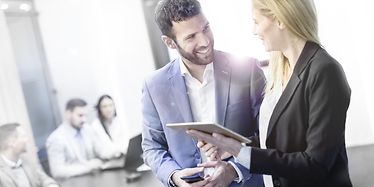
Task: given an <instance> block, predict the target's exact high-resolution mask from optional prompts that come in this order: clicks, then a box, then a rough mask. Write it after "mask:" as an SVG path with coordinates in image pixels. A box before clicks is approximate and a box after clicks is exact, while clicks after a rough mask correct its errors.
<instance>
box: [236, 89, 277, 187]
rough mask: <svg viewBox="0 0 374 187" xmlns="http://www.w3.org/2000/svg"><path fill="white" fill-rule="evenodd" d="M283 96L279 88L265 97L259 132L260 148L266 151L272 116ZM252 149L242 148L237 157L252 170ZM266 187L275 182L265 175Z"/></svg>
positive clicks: (271, 185)
mask: <svg viewBox="0 0 374 187" xmlns="http://www.w3.org/2000/svg"><path fill="white" fill-rule="evenodd" d="M281 95H282V87H281V86H277V87H275V88H274V89H273V91H272V92H270V93H268V94H266V95H265V97H264V100H263V101H262V104H261V108H260V115H259V123H260V124H259V128H260V129H259V131H260V147H261V149H266V148H267V147H266V137H267V131H268V127H269V122H270V118H271V115H272V114H273V111H274V108H275V105H276V104H277V103H278V100H279V98H280V96H281ZM250 155H251V147H242V148H241V149H240V152H239V154H238V157H236V158H235V159H236V161H237V162H239V163H240V164H242V165H243V166H245V167H246V168H248V169H250V167H251V156H250ZM263 179H264V185H265V187H273V186H274V185H273V180H272V178H271V176H270V175H263Z"/></svg>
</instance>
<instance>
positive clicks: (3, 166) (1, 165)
mask: <svg viewBox="0 0 374 187" xmlns="http://www.w3.org/2000/svg"><path fill="white" fill-rule="evenodd" d="M0 170H1V171H2V172H3V173H5V174H6V175H7V176H8V177H9V178H10V179H11V180H12V182H13V184H14V186H17V182H16V179H15V178H14V176H13V174H12V172H11V169H10V168H9V166H7V165H6V164H5V162H4V160H3V159H2V158H0Z"/></svg>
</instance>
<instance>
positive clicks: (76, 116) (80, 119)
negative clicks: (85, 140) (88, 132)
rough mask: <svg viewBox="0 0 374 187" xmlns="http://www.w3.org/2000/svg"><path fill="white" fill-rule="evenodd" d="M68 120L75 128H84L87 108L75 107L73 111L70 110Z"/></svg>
mask: <svg viewBox="0 0 374 187" xmlns="http://www.w3.org/2000/svg"><path fill="white" fill-rule="evenodd" d="M68 113H69V114H68V118H69V119H68V120H69V122H70V124H71V125H72V126H73V127H74V128H78V129H80V128H82V126H83V124H85V123H86V121H87V117H86V116H87V108H86V107H79V106H78V107H75V108H74V109H73V111H68Z"/></svg>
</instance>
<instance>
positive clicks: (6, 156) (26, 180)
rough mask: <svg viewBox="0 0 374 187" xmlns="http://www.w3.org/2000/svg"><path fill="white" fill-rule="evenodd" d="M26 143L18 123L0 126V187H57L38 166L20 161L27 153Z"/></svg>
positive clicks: (23, 160) (24, 135)
mask: <svg viewBox="0 0 374 187" xmlns="http://www.w3.org/2000/svg"><path fill="white" fill-rule="evenodd" d="M26 142H27V138H26V134H25V132H24V131H23V129H22V128H21V126H20V125H19V124H18V123H7V124H4V125H1V126H0V187H58V185H57V183H56V182H55V181H54V180H53V179H51V178H50V177H48V176H47V175H46V174H45V173H44V172H43V171H42V169H41V168H40V166H34V165H33V164H31V163H30V162H28V161H27V160H26V159H21V155H22V154H23V153H25V152H26V151H27V150H26Z"/></svg>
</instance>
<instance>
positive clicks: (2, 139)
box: [0, 123, 21, 150]
mask: <svg viewBox="0 0 374 187" xmlns="http://www.w3.org/2000/svg"><path fill="white" fill-rule="evenodd" d="M19 126H21V125H20V124H19V123H6V124H3V125H0V150H3V149H5V143H6V142H7V141H8V139H9V138H10V137H12V136H14V132H16V129H17V127H19Z"/></svg>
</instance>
